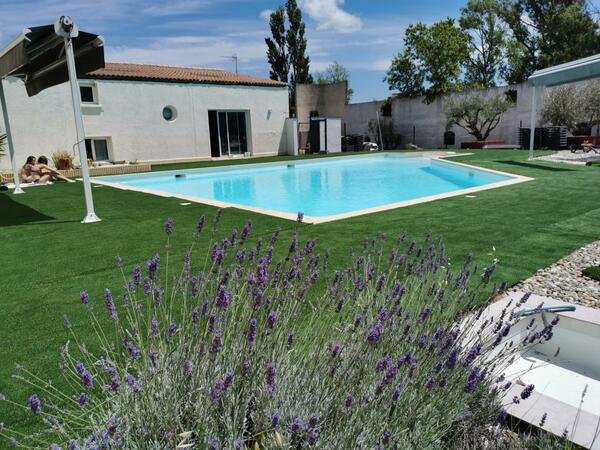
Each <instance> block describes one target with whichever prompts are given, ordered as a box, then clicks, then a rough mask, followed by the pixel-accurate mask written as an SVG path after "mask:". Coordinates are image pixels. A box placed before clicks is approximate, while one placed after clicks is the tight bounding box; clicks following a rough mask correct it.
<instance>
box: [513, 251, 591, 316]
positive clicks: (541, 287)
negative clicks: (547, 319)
mask: <svg viewBox="0 0 600 450" xmlns="http://www.w3.org/2000/svg"><path fill="white" fill-rule="evenodd" d="M598 265H600V241H596V242H594V243H592V244H589V245H586V246H585V247H582V248H580V249H579V250H577V251H575V252H573V253H572V254H570V255H569V256H567V257H565V258H563V259H561V260H560V261H557V262H556V263H554V264H552V265H551V266H549V267H546V268H545V269H541V270H538V271H537V272H536V273H535V275H533V276H532V277H531V278H529V279H527V280H525V281H523V282H521V283H519V284H518V285H516V286H514V287H513V290H515V291H522V292H531V293H534V294H538V295H542V296H546V297H552V298H554V299H556V300H561V301H564V302H569V303H578V304H580V305H584V306H590V307H592V308H600V282H599V281H596V280H592V279H591V278H587V277H584V276H583V275H582V274H581V271H582V270H583V269H585V268H586V267H590V266H598Z"/></svg>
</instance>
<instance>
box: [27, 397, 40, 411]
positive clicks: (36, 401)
mask: <svg viewBox="0 0 600 450" xmlns="http://www.w3.org/2000/svg"><path fill="white" fill-rule="evenodd" d="M28 403H29V409H30V410H31V412H32V413H33V414H36V415H37V414H40V413H41V412H42V406H41V402H40V398H39V397H38V396H37V394H32V395H31V397H29V402H28Z"/></svg>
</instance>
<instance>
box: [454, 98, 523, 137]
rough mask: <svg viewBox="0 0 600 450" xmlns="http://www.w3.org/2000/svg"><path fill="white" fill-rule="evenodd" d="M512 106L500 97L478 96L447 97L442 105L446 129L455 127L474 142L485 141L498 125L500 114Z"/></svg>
mask: <svg viewBox="0 0 600 450" xmlns="http://www.w3.org/2000/svg"><path fill="white" fill-rule="evenodd" d="M512 105H513V103H512V102H510V101H509V100H507V99H506V98H505V97H503V96H501V95H496V96H493V97H488V98H486V97H483V96H482V95H479V94H467V95H461V96H459V97H456V98H452V97H449V98H448V99H447V100H446V102H445V105H444V111H445V113H446V128H447V129H450V128H452V127H453V126H454V125H456V126H458V127H460V128H462V129H464V130H465V131H467V133H469V134H470V135H472V136H473V137H475V139H476V140H478V141H485V140H486V139H487V138H488V136H489V135H490V133H491V132H492V131H493V130H494V129H495V128H496V127H497V126H498V124H499V123H500V119H501V118H502V114H504V113H505V112H506V111H507V110H508V108H510V107H511V106H512Z"/></svg>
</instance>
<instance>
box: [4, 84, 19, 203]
mask: <svg viewBox="0 0 600 450" xmlns="http://www.w3.org/2000/svg"><path fill="white" fill-rule="evenodd" d="M0 103H1V104H2V115H3V116H4V128H5V129H6V141H7V142H8V152H9V153H10V165H11V166H12V172H13V177H14V183H15V190H14V191H13V194H24V193H25V192H24V191H23V189H21V180H20V179H19V172H18V171H17V162H16V161H15V145H14V143H13V139H12V133H11V131H10V121H9V120H8V108H7V107H6V97H5V96H4V85H3V83H2V78H0Z"/></svg>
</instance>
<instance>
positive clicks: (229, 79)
mask: <svg viewBox="0 0 600 450" xmlns="http://www.w3.org/2000/svg"><path fill="white" fill-rule="evenodd" d="M84 78H94V79H109V80H141V81H168V82H180V83H206V84H237V85H248V86H271V87H285V86H286V84H285V83H282V82H280V81H274V80H267V79H264V78H257V77H251V76H248V75H239V74H236V73H232V72H227V71H225V70H221V69H201V68H197V67H175V66H161V65H153V64H129V63H111V62H107V63H106V65H105V67H104V68H102V69H98V70H95V71H93V72H90V73H88V74H87V75H85V76H84Z"/></svg>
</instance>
